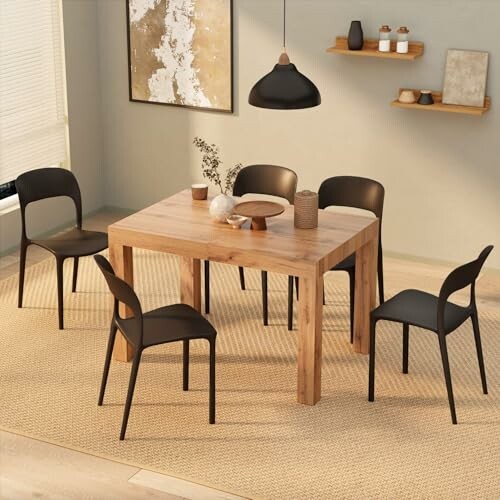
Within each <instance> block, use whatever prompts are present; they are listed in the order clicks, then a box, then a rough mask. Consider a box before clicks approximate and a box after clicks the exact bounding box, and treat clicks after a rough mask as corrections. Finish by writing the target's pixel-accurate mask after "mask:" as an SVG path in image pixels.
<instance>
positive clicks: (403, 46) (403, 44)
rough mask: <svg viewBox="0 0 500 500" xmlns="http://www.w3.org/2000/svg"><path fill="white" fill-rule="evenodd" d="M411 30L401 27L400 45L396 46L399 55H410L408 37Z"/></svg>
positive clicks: (399, 30) (399, 34)
mask: <svg viewBox="0 0 500 500" xmlns="http://www.w3.org/2000/svg"><path fill="white" fill-rule="evenodd" d="M409 33H410V30H409V29H408V28H407V27H406V26H401V28H399V29H398V43H397V45H396V52H397V53H398V54H408V35H409Z"/></svg>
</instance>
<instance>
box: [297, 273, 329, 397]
mask: <svg viewBox="0 0 500 500" xmlns="http://www.w3.org/2000/svg"><path fill="white" fill-rule="evenodd" d="M322 326H323V276H321V275H320V273H319V271H318V270H316V271H315V272H314V273H313V274H312V275H311V276H301V277H300V294H299V336H298V348H299V350H298V360H297V363H298V380H297V401H298V402H299V403H302V404H306V405H315V404H316V403H317V402H318V401H319V400H320V399H321V343H322Z"/></svg>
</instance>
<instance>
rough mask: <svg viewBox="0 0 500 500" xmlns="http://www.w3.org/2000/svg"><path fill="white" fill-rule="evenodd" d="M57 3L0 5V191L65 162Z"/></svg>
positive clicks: (4, 0)
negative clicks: (23, 176) (20, 178)
mask: <svg viewBox="0 0 500 500" xmlns="http://www.w3.org/2000/svg"><path fill="white" fill-rule="evenodd" d="M62 26H63V25H62V5H61V0H0V186H1V185H4V184H6V183H8V182H10V181H13V180H14V179H15V178H16V177H17V176H18V175H19V174H21V173H23V172H26V171H28V170H32V169H36V168H42V167H48V166H64V165H66V164H67V161H68V158H67V156H68V133H67V112H66V75H65V66H64V44H63V28H62Z"/></svg>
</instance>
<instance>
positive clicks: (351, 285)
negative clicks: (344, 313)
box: [348, 269, 356, 344]
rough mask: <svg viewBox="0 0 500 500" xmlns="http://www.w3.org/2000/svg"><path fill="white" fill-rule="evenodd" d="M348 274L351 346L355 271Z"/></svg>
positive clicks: (352, 338) (352, 340) (352, 339)
mask: <svg viewBox="0 0 500 500" xmlns="http://www.w3.org/2000/svg"><path fill="white" fill-rule="evenodd" d="M348 274H349V308H350V310H349V318H350V319H349V321H350V325H351V344H352V343H353V342H354V294H355V288H356V271H355V270H354V269H353V270H352V271H348Z"/></svg>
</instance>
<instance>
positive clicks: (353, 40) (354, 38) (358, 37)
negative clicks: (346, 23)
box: [347, 21, 364, 50]
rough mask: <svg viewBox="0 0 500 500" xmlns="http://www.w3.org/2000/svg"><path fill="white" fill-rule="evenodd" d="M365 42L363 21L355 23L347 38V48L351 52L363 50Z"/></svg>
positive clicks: (352, 24)
mask: <svg viewBox="0 0 500 500" xmlns="http://www.w3.org/2000/svg"><path fill="white" fill-rule="evenodd" d="M363 42H364V39H363V28H362V26H361V21H353V22H352V23H351V29H350V30H349V36H348V37H347V46H348V47H349V50H361V49H362V48H363Z"/></svg>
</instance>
